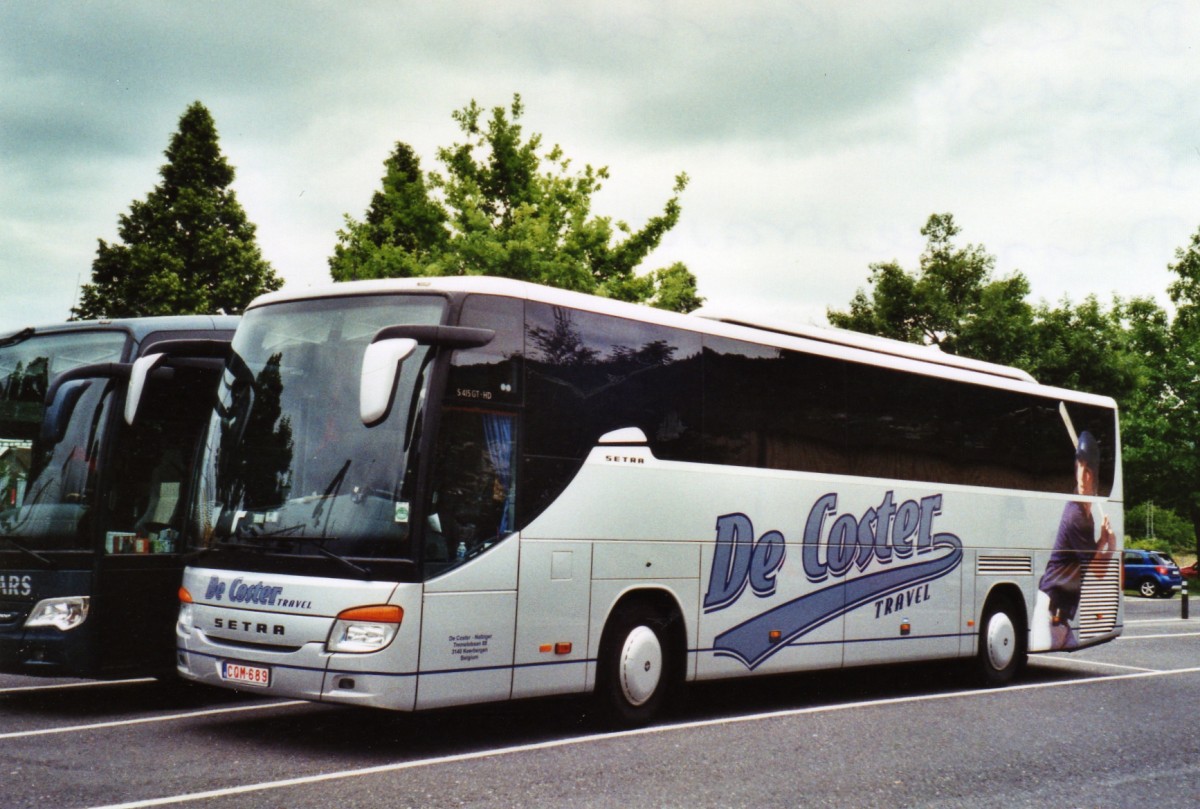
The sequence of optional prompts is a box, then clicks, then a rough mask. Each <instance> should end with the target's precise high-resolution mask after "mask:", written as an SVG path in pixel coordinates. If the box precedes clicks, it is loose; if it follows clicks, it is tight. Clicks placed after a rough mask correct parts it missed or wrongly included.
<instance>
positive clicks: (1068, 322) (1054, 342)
mask: <svg viewBox="0 0 1200 809" xmlns="http://www.w3.org/2000/svg"><path fill="white" fill-rule="evenodd" d="M960 232H961V229H960V228H959V227H958V226H957V225H956V224H955V222H954V217H953V215H952V214H948V213H946V214H933V215H932V216H930V217H929V220H928V221H927V222H926V224H925V226H924V227H923V228H922V229H921V235H923V236H925V237H926V239H927V242H926V247H925V251H924V252H923V253H922V254H921V256H920V259H919V264H918V269H917V270H916V271H915V272H908V271H906V270H905V269H904V268H903V267H901V266H900V265H899V264H898V263H896V262H894V261H893V262H886V263H880V264H872V265H871V276H870V280H869V285H870V287H871V289H870V292H868V291H866V290H862V289H860V290H858V292H856V293H855V295H854V297H853V299H852V300H851V301H850V308H849V310H847V311H838V310H836V309H832V308H831V309H829V310H828V311H827V316H828V318H829V321H830V323H832V324H833V325H834V326H838V327H841V328H846V329H852V330H854V331H860V332H864V333H867V334H875V335H879V336H882V337H890V338H892V339H896V340H903V341H906V342H911V343H920V344H923V345H931V346H936V347H937V348H939V349H940V350H942V351H945V352H946V353H948V354H957V355H960V356H964V357H971V358H974V359H979V360H985V361H987V362H996V363H1000V364H1003V365H1011V366H1014V367H1017V368H1021V369H1022V370H1025V371H1028V372H1029V373H1030V374H1032V375H1033V376H1034V377H1035V378H1036V379H1037V380H1038V381H1039V382H1042V383H1044V384H1048V385H1057V386H1061V387H1069V388H1075V389H1078V390H1086V391H1091V392H1096V393H1103V394H1105V395H1108V396H1112V397H1113V398H1115V399H1117V400H1118V401H1123V400H1124V399H1126V398H1127V397H1129V396H1131V395H1132V394H1133V392H1134V390H1135V389H1136V388H1137V386H1138V385H1139V383H1140V382H1141V381H1144V379H1145V377H1146V375H1147V370H1146V368H1145V364H1146V361H1145V359H1144V358H1143V357H1142V356H1140V355H1139V354H1138V351H1137V349H1136V347H1135V346H1134V345H1133V342H1134V336H1133V333H1132V332H1131V331H1130V329H1131V328H1132V324H1133V323H1134V322H1135V321H1136V322H1138V323H1140V324H1141V325H1142V326H1144V327H1146V328H1149V325H1150V324H1151V322H1152V319H1153V316H1154V312H1155V311H1161V310H1157V307H1155V306H1154V304H1153V302H1152V301H1148V300H1145V299H1135V300H1133V301H1128V302H1126V301H1122V300H1121V299H1119V298H1117V299H1115V300H1114V302H1113V305H1112V306H1111V307H1110V308H1105V307H1104V306H1103V305H1102V304H1101V303H1100V301H1099V300H1098V299H1097V298H1096V297H1094V296H1091V297H1088V298H1086V299H1085V300H1084V301H1083V302H1082V303H1081V304H1079V305H1074V304H1072V303H1071V302H1070V301H1068V300H1063V301H1061V302H1060V303H1058V304H1057V305H1054V306H1051V305H1048V304H1045V303H1043V304H1040V305H1038V306H1034V305H1032V304H1030V303H1029V301H1028V300H1027V298H1028V296H1029V282H1028V281H1027V280H1026V278H1025V276H1024V275H1023V274H1021V273H1020V272H1013V273H1012V274H1010V275H1008V276H1004V277H999V278H997V277H996V275H995V264H996V260H995V257H994V256H992V255H990V254H989V253H988V252H987V251H986V250H985V249H984V247H983V246H982V245H973V244H972V245H967V246H966V247H959V246H957V245H956V244H955V242H954V237H955V236H957V235H958V234H959V233H960Z"/></svg>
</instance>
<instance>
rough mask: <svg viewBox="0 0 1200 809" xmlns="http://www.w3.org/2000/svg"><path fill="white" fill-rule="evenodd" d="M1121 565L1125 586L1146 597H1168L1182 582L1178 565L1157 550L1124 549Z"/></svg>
mask: <svg viewBox="0 0 1200 809" xmlns="http://www.w3.org/2000/svg"><path fill="white" fill-rule="evenodd" d="M1122 565H1123V567H1124V571H1125V587H1126V588H1127V589H1132V590H1137V591H1138V592H1139V593H1140V594H1141V595H1143V596H1145V597H1146V598H1154V597H1155V596H1162V597H1164V598H1170V597H1171V596H1173V595H1174V594H1175V591H1176V590H1178V589H1179V588H1180V587H1181V586H1182V584H1183V576H1181V575H1180V574H1179V566H1178V565H1176V564H1175V562H1174V560H1173V559H1171V557H1169V556H1167V555H1166V554H1164V553H1159V552H1158V551H1143V550H1138V549H1126V551H1125V556H1124V558H1123V559H1122Z"/></svg>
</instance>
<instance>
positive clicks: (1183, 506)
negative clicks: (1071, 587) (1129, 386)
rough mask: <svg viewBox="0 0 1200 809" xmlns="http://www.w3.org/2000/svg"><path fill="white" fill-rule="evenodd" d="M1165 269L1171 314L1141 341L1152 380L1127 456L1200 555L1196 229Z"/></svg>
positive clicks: (1199, 252) (1199, 237) (1199, 247)
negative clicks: (1189, 532)
mask: <svg viewBox="0 0 1200 809" xmlns="http://www.w3.org/2000/svg"><path fill="white" fill-rule="evenodd" d="M1167 268H1168V269H1169V270H1170V271H1171V272H1172V273H1173V274H1174V276H1175V278H1174V280H1173V281H1172V282H1171V284H1170V285H1169V286H1168V287H1167V295H1168V296H1169V297H1170V299H1171V303H1172V304H1174V307H1175V317H1174V319H1173V320H1172V321H1171V322H1170V324H1169V326H1168V327H1167V328H1166V329H1164V330H1163V332H1162V335H1161V336H1158V335H1152V336H1151V338H1150V339H1147V341H1146V343H1147V344H1146V346H1145V350H1146V352H1147V353H1150V352H1154V354H1153V363H1152V376H1151V384H1149V385H1147V386H1146V389H1145V391H1144V392H1143V394H1142V396H1141V397H1140V398H1139V399H1138V401H1137V402H1136V410H1135V413H1134V416H1135V424H1136V430H1137V433H1136V436H1135V437H1136V439H1137V443H1135V445H1134V448H1133V453H1132V458H1131V460H1132V465H1133V467H1134V468H1135V469H1136V470H1137V472H1138V473H1139V475H1141V476H1144V477H1145V478H1146V479H1147V480H1148V482H1149V486H1148V488H1149V489H1150V490H1151V491H1152V492H1153V497H1154V499H1155V501H1156V502H1158V503H1160V504H1161V505H1163V506H1166V507H1168V508H1172V509H1174V510H1176V511H1178V512H1179V513H1181V514H1185V515H1187V517H1188V519H1190V521H1191V523H1192V527H1193V532H1194V535H1195V546H1196V552H1197V555H1200V455H1198V454H1197V445H1196V441H1197V436H1200V366H1198V365H1197V359H1196V358H1197V357H1200V230H1197V231H1196V232H1195V233H1194V234H1192V237H1191V240H1190V242H1189V244H1188V245H1187V246H1186V247H1180V248H1178V249H1177V250H1176V251H1175V262H1174V263H1173V264H1169V265H1168V267H1167ZM1155 337H1158V342H1157V343H1156V342H1155V341H1154V338H1155Z"/></svg>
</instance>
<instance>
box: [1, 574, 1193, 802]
mask: <svg viewBox="0 0 1200 809" xmlns="http://www.w3.org/2000/svg"><path fill="white" fill-rule="evenodd" d="M1179 608H1180V600H1179V598H1178V597H1176V598H1174V599H1170V600H1165V599H1156V600H1151V599H1139V598H1136V597H1131V598H1128V599H1127V600H1126V613H1125V620H1126V624H1125V633H1124V635H1123V637H1122V638H1121V639H1120V640H1118V641H1116V642H1114V643H1110V644H1106V645H1104V646H1100V647H1096V648H1093V649H1088V650H1084V651H1081V652H1077V653H1075V654H1069V655H1068V654H1054V655H1044V656H1038V657H1035V658H1033V659H1032V660H1031V663H1030V666H1029V667H1028V668H1027V670H1026V671H1025V673H1024V674H1023V675H1022V676H1021V678H1020V679H1019V680H1018V682H1016V683H1015V684H1013V685H1012V686H1010V687H1007V688H1004V689H999V690H980V689H977V688H976V687H975V686H974V684H973V682H972V681H971V680H970V679H969V678H968V677H966V676H965V675H964V673H963V672H962V671H961V668H960V667H956V666H950V665H947V664H944V663H942V664H925V665H910V666H900V667H887V668H876V669H864V670H853V671H846V672H836V673H824V674H821V673H817V674H807V675H801V676H789V677H782V678H772V679H770V680H755V681H740V682H736V683H721V684H708V685H704V686H700V687H696V688H693V689H690V690H689V694H688V699H687V700H686V702H685V704H684V705H683V707H681V708H680V709H678V710H677V711H675V712H674V713H673V714H672V715H671V716H669V717H667V718H666V719H664V721H663V722H662V723H660V724H658V725H656V726H654V727H652V728H648V729H645V730H641V731H635V732H627V733H607V732H603V731H601V730H599V729H598V728H597V727H596V725H595V723H594V722H593V721H592V719H591V717H590V715H589V713H588V706H587V703H586V702H583V701H580V700H562V701H541V702H524V703H513V704H502V705H491V706H477V707H474V708H469V709H460V710H454V711H444V712H438V713H430V714H417V715H408V714H391V713H384V712H376V711H364V710H356V709H347V708H340V707H331V706H323V705H315V704H310V703H301V702H295V701H287V700H261V699H255V698H253V697H252V696H247V695H241V694H236V693H233V692H225V691H212V690H208V689H203V688H197V687H185V686H179V685H168V684H161V683H156V682H153V681H145V680H134V681H124V682H117V683H94V682H86V681H82V682H81V681H73V682H55V681H40V680H34V679H32V678H19V677H11V676H10V677H0V717H2V721H3V727H0V806H4V807H13V808H14V809H16V807H39V809H43V808H44V807H47V806H55V807H68V808H70V807H101V806H122V807H148V806H200V807H235V806H237V807H241V806H247V807H249V806H255V807H257V806H288V807H324V806H334V805H336V806H350V807H354V806H378V805H388V806H423V807H428V806H516V805H521V806H629V805H650V806H688V807H704V806H713V807H717V806H800V805H803V806H889V807H894V806H930V807H933V806H937V807H943V806H1046V805H1062V806H1106V807H1107V806H1139V807H1140V806H1143V805H1145V804H1146V803H1153V804H1156V805H1178V806H1185V805H1197V804H1200V739H1198V737H1200V734H1197V733H1196V731H1195V722H1194V720H1193V719H1191V718H1190V717H1191V716H1192V715H1194V705H1195V698H1194V695H1195V694H1196V693H1198V689H1200V621H1198V620H1196V619H1191V620H1188V621H1183V620H1181V619H1180V618H1179Z"/></svg>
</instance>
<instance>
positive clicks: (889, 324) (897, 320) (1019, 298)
mask: <svg viewBox="0 0 1200 809" xmlns="http://www.w3.org/2000/svg"><path fill="white" fill-rule="evenodd" d="M960 232H961V228H959V227H958V225H956V224H955V222H954V216H953V215H952V214H948V213H944V214H933V215H931V216H930V217H929V220H928V221H927V222H926V223H925V226H924V227H922V228H921V235H922V236H925V237H926V245H925V251H924V252H923V253H922V254H921V256H920V259H919V264H918V268H917V270H916V271H915V272H908V271H906V270H905V269H904V268H903V267H901V266H900V265H899V264H898V263H897V262H895V261H890V262H884V263H879V264H872V265H871V277H870V281H869V284H870V286H871V287H872V289H871V291H870V293H869V294H868V292H866V291H865V290H862V289H860V290H858V292H857V293H855V295H854V298H853V299H852V300H851V301H850V308H849V310H848V311H845V312H842V311H838V310H835V309H832V308H830V309H829V310H828V311H827V317H828V318H829V322H830V323H832V324H833V325H834V326H838V327H840V328H844V329H851V330H853V331H859V332H864V333H866V334H875V335H879V336H881V337H890V338H892V339H894V340H903V341H905V342H909V343H920V344H923V345H932V346H937V347H938V348H940V349H941V350H943V351H945V352H947V353H950V354H959V355H962V356H969V357H974V358H976V359H981V360H987V361H989V362H1005V363H1009V364H1012V360H1013V358H1015V357H1021V356H1024V355H1026V354H1027V352H1028V348H1029V346H1028V340H1029V334H1030V327H1031V325H1032V322H1033V309H1032V307H1031V306H1030V305H1029V303H1028V302H1026V300H1025V298H1026V296H1028V294H1029V282H1028V281H1027V280H1026V278H1025V276H1023V275H1022V274H1021V273H1019V272H1014V273H1013V274H1012V275H1010V276H1007V277H1005V278H996V277H994V272H993V270H994V268H995V264H996V260H995V258H994V257H993V256H991V255H989V254H988V253H987V252H986V251H985V250H984V248H983V247H982V246H981V245H973V244H970V245H967V246H966V247H958V246H956V245H955V243H954V237H955V236H957V235H958V234H959V233H960Z"/></svg>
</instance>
